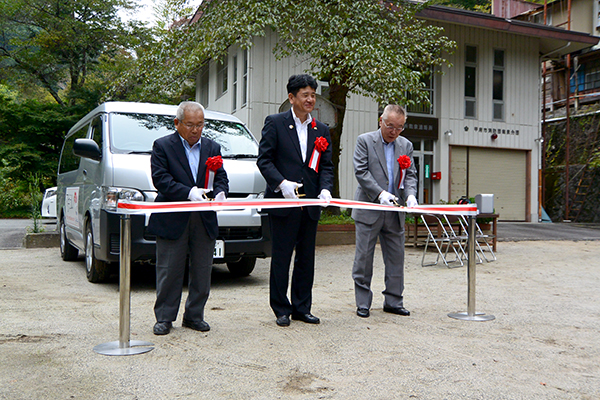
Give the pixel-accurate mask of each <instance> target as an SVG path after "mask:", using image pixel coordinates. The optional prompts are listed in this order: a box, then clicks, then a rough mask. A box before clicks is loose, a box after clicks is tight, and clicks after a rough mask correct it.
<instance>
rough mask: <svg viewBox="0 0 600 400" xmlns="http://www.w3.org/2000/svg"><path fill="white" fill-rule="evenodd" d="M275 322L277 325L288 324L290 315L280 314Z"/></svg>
mask: <svg viewBox="0 0 600 400" xmlns="http://www.w3.org/2000/svg"><path fill="white" fill-rule="evenodd" d="M275 322H276V323H277V325H279V326H290V317H289V316H288V315H280V316H279V317H277V321H275Z"/></svg>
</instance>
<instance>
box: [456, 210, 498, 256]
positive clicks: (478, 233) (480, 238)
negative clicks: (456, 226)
mask: <svg viewBox="0 0 600 400" xmlns="http://www.w3.org/2000/svg"><path fill="white" fill-rule="evenodd" d="M459 221H460V223H461V225H462V226H463V229H464V230H465V232H469V231H468V228H469V223H468V221H467V218H466V217H465V216H464V215H461V216H460V219H459ZM474 222H475V254H477V258H478V259H479V262H483V260H482V257H483V259H485V261H487V262H492V261H496V254H494V251H493V250H492V247H491V246H490V243H489V242H488V241H487V240H488V239H491V238H492V236H493V235H487V234H485V233H483V231H482V230H481V227H480V226H479V224H478V223H477V221H474ZM480 242H481V243H485V245H486V247H487V249H488V251H489V252H490V255H491V259H489V258H488V257H487V256H486V254H485V252H484V251H483V248H482V247H481V245H480V244H479V243H480ZM479 254H481V256H480V255H479Z"/></svg>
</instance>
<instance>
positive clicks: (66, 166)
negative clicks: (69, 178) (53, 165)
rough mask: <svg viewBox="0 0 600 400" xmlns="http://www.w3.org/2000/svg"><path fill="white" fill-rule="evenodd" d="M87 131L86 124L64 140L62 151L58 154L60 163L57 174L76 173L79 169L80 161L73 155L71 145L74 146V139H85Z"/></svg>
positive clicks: (87, 126) (87, 125)
mask: <svg viewBox="0 0 600 400" xmlns="http://www.w3.org/2000/svg"><path fill="white" fill-rule="evenodd" d="M88 129H89V124H86V125H85V126H83V127H82V128H80V129H79V130H78V131H77V132H75V133H74V134H72V135H71V136H69V137H68V138H66V139H65V142H64V143H63V149H62V152H61V153H60V162H59V173H60V174H64V173H66V172H71V171H76V170H77V169H79V162H80V161H81V157H79V156H76V155H75V154H73V144H75V139H85V138H87V134H88Z"/></svg>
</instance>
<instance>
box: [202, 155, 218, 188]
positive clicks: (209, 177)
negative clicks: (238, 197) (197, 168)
mask: <svg viewBox="0 0 600 400" xmlns="http://www.w3.org/2000/svg"><path fill="white" fill-rule="evenodd" d="M222 166H223V159H222V158H221V156H213V157H208V159H207V160H206V179H205V180H204V183H205V188H206V189H210V190H212V189H213V185H214V182H215V172H216V171H217V170H218V169H219V168H221V167H222Z"/></svg>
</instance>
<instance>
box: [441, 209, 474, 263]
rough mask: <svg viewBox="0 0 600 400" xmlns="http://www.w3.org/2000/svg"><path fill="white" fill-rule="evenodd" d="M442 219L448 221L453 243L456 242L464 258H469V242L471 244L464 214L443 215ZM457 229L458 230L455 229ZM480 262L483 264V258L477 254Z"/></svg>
mask: <svg viewBox="0 0 600 400" xmlns="http://www.w3.org/2000/svg"><path fill="white" fill-rule="evenodd" d="M440 220H441V221H442V222H445V223H446V228H447V232H448V236H450V238H451V239H452V243H453V245H454V244H456V246H457V247H458V250H459V251H460V256H461V258H462V259H463V260H467V259H468V258H469V257H468V256H467V252H468V244H469V230H468V229H467V225H466V224H464V223H463V222H464V221H463V220H462V215H445V214H444V215H442V216H441V218H440ZM455 229H457V230H458V232H457V231H456V230H455ZM476 255H477V259H478V261H477V262H478V263H479V264H481V263H482V262H483V259H482V258H481V257H480V256H479V254H477V252H476Z"/></svg>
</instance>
